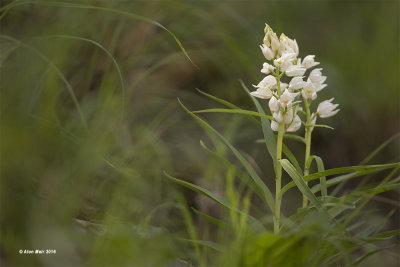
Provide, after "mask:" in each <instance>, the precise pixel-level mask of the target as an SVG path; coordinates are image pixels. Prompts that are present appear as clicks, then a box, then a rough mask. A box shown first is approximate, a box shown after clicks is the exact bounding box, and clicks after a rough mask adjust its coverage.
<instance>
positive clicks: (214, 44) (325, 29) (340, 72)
mask: <svg viewBox="0 0 400 267" xmlns="http://www.w3.org/2000/svg"><path fill="white" fill-rule="evenodd" d="M33 2H34V1H33ZM68 2H69V3H79V4H88V5H96V6H101V7H105V8H110V9H118V10H121V11H123V12H130V13H134V14H137V15H139V16H143V17H146V18H149V19H151V20H153V21H152V22H159V23H161V24H162V25H164V26H165V27H167V28H168V29H169V30H170V31H171V32H173V33H174V34H175V35H176V36H177V38H179V40H180V41H181V42H182V45H183V47H184V48H185V49H186V51H187V52H188V54H189V56H190V57H191V59H192V60H193V63H194V64H195V65H196V66H195V65H194V64H192V63H191V62H190V61H189V60H188V58H187V57H185V55H184V53H183V52H182V51H181V49H180V47H179V46H178V44H177V43H176V42H175V40H174V38H173V37H172V36H171V35H170V34H169V33H168V32H167V31H165V30H164V29H162V28H161V27H158V26H157V25H154V24H153V23H152V22H150V23H149V21H143V20H141V19H140V18H139V19H135V18H132V17H129V16H126V15H124V14H121V13H112V12H110V11H109V10H105V9H104V10H96V9H86V8H75V7H72V6H69V7H66V6H65V5H63V6H59V5H57V4H54V3H53V4H49V3H47V4H39V3H40V2H39V1H38V2H37V3H36V4H25V5H19V6H16V7H14V8H12V9H10V10H9V11H8V12H7V13H6V14H5V15H4V17H2V19H1V36H0V44H1V46H0V64H1V65H0V75H1V76H0V78H1V81H0V87H1V95H0V101H1V124H0V127H1V128H0V134H1V136H0V137H1V162H0V163H1V220H0V222H1V241H0V242H1V243H0V245H1V247H0V249H1V265H2V266H36V265H37V266H86V265H93V266H102V265H103V266H186V265H185V264H187V263H186V262H185V261H181V260H180V259H185V258H186V255H187V253H190V249H189V248H188V245H187V244H185V243H180V242H177V241H176V239H175V237H176V236H181V237H184V236H185V235H186V233H187V227H186V225H185V220H184V218H183V217H182V214H181V212H180V211H179V208H178V207H177V196H178V199H180V198H179V196H181V194H182V195H183V196H184V198H185V199H186V201H187V203H188V206H193V207H196V208H197V209H199V210H201V211H203V212H205V213H207V214H211V215H214V216H218V214H219V213H220V208H219V207H218V206H217V205H215V204H214V203H211V202H209V201H206V200H205V199H203V198H201V197H198V196H197V194H194V193H192V192H189V191H187V190H184V189H182V188H179V187H177V186H174V185H172V184H171V182H169V181H168V179H167V178H166V177H165V175H164V174H163V172H164V171H167V172H168V173H171V174H174V175H175V176H176V177H180V178H182V179H186V180H188V181H191V182H193V183H196V184H198V185H201V186H203V187H206V188H208V189H210V190H211V191H213V192H216V193H218V194H224V191H225V189H224V184H225V181H224V179H223V175H222V174H223V173H224V170H223V168H222V167H221V166H220V165H219V164H218V163H217V162H215V161H214V160H213V159H212V158H210V157H209V156H208V155H207V154H206V153H205V152H204V151H203V150H202V149H201V146H200V143H199V140H203V141H204V142H205V143H207V144H209V145H210V147H212V145H211V142H210V139H209V137H208V136H207V134H206V133H205V132H204V131H203V130H202V129H201V127H199V126H198V124H197V123H196V122H195V121H194V120H193V119H192V118H191V117H190V116H189V115H187V114H186V113H185V111H184V110H183V109H182V108H181V107H180V105H179V103H178V100H177V99H178V98H179V99H180V100H181V101H182V102H183V103H184V104H185V105H186V106H187V107H189V108H190V109H192V110H196V109H203V108H209V107H220V106H219V105H218V104H217V103H215V102H212V101H211V100H210V99H207V98H206V97H204V96H203V95H201V94H200V93H198V92H197V91H196V88H198V89H200V90H202V91H204V92H207V93H210V94H213V95H215V96H217V97H220V98H223V99H226V100H228V101H230V102H232V103H234V104H236V105H238V106H240V107H242V108H246V109H254V107H253V105H252V102H251V99H250V98H249V97H248V95H247V93H246V92H245V91H244V90H243V89H242V87H241V85H240V83H239V79H240V80H243V82H244V83H245V84H246V85H247V86H248V87H249V88H250V87H251V85H252V84H257V83H258V82H259V81H260V80H261V79H262V78H263V74H262V73H260V69H261V66H262V63H263V62H264V58H263V56H262V53H261V51H260V49H259V45H260V44H261V42H262V39H263V35H264V33H263V29H264V24H265V23H268V24H269V25H270V26H271V27H272V28H273V29H274V30H275V31H276V32H277V33H278V35H279V34H280V33H281V32H284V33H285V34H286V35H287V36H289V37H290V38H295V39H296V40H297V42H298V44H299V47H300V56H301V57H304V56H306V55H309V54H314V55H316V60H317V61H319V62H321V64H320V67H322V68H323V69H324V70H323V73H324V74H325V75H326V76H327V77H328V78H327V84H328V87H327V88H325V89H324V90H323V91H322V92H321V93H320V94H319V97H320V99H329V98H331V97H335V102H336V103H339V104H340V110H341V111H340V112H339V113H338V115H336V116H335V117H333V118H329V119H326V120H324V123H325V124H329V125H331V126H333V127H334V128H335V130H334V131H332V130H329V129H324V128H319V129H317V130H315V131H314V133H313V140H314V142H313V147H312V153H313V154H316V155H319V156H321V158H322V159H323V160H324V161H325V167H326V168H334V167H341V166H350V165H357V164H358V163H359V162H360V161H361V160H362V159H363V158H364V157H365V156H367V155H368V153H369V152H371V151H372V150H373V149H374V148H376V147H377V146H378V145H380V144H381V143H382V142H384V141H385V140H387V139H388V138H390V137H391V136H393V135H394V134H396V133H398V132H399V131H400V120H399V119H400V118H399V114H400V110H399V107H400V94H399V92H400V91H399V89H400V86H399V73H400V69H399V2H398V1H364V2H361V1H301V2H300V1H167V0H159V1H156V0H152V1H68ZM9 3H11V1H2V4H1V5H2V7H4V6H6V4H9ZM3 11H4V10H3ZM106 51H108V52H106ZM120 75H121V76H120ZM121 77H122V81H121ZM72 92H73V94H72ZM203 117H204V118H206V119H207V121H209V122H210V123H211V124H212V125H213V126H215V128H217V129H218V130H220V131H221V132H222V133H224V135H226V136H227V137H228V138H229V140H231V141H232V143H233V144H235V146H236V147H238V148H239V149H240V150H241V151H242V152H244V153H245V155H246V156H247V157H248V159H249V160H250V161H251V162H252V164H253V165H254V166H255V167H256V168H257V171H258V172H259V173H260V174H261V175H262V177H263V178H264V180H265V182H266V183H267V184H268V185H269V186H270V188H274V186H273V184H274V179H273V172H272V163H271V162H270V159H269V156H268V155H267V151H266V149H265V147H264V146H262V145H260V144H259V143H256V140H257V139H260V138H262V133H261V131H260V129H259V128H257V127H256V126H255V125H254V124H252V123H251V122H249V121H248V120H247V119H246V118H245V117H243V116H240V115H231V114H207V115H204V116H203ZM85 125H86V126H85ZM299 133H300V134H303V133H302V132H301V131H299ZM287 144H288V145H289V146H290V147H291V148H292V149H293V151H294V152H295V154H296V155H298V157H299V159H302V158H303V147H302V146H301V145H299V144H297V143H295V142H292V141H288V143H287ZM399 148H400V146H399V143H398V142H394V143H392V145H390V146H389V147H388V148H386V149H385V150H384V153H381V154H380V155H379V156H378V157H376V158H375V159H374V162H372V163H388V162H394V161H398V160H399ZM214 149H216V150H218V151H219V152H220V153H222V154H223V153H226V156H227V157H228V158H231V155H230V154H229V153H228V152H225V148H224V147H223V146H222V145H220V146H218V145H217V146H216V147H215V148H214ZM232 162H234V161H233V160H232ZM300 162H301V160H300ZM377 179H379V177H378V178H377ZM287 181H289V178H288V177H285V178H284V182H287ZM358 182H359V181H354V182H351V183H348V184H347V185H346V187H345V188H344V189H343V190H344V191H345V190H346V188H352V187H354V186H355V185H356V184H357V183H358ZM383 197H384V198H386V199H390V200H394V201H398V199H399V198H398V193H396V192H391V193H387V194H385V195H383ZM254 201H255V205H257V200H254ZM300 201H301V196H300V194H299V193H297V192H293V193H292V194H291V195H290V198H289V199H288V200H286V201H285V203H284V204H283V205H284V207H283V208H284V213H286V214H290V213H292V212H294V211H295V210H296V209H297V208H298V207H299V205H300V204H299V203H300ZM371 208H373V209H375V211H376V212H375V215H374V216H375V217H373V218H372V219H374V220H379V219H380V217H382V218H383V217H386V216H387V214H388V213H389V212H390V211H391V210H393V209H395V212H394V215H393V216H392V217H391V219H390V221H389V223H388V225H387V226H386V227H387V228H388V229H390V227H393V226H396V225H397V226H398V223H399V221H398V212H397V209H396V207H395V206H393V205H390V204H385V203H375V206H373V207H371ZM193 217H194V224H195V225H197V226H198V227H199V228H200V229H201V228H202V227H203V228H207V227H206V226H205V224H207V223H206V222H205V221H204V220H202V219H201V218H199V217H198V216H195V215H194V216H193ZM144 225H145V226H146V230H143V227H144ZM149 225H151V227H150V226H149ZM207 231H208V230H207ZM207 231H206V230H205V232H206V233H203V234H204V237H206V236H207V234H210V233H207ZM20 249H56V250H57V254H56V255H55V256H46V255H45V256H38V255H35V256H28V255H22V256H21V255H19V254H18V253H17V252H18V250H20ZM377 262H380V264H383V263H386V264H387V265H385V266H396V265H395V264H396V263H398V259H396V258H393V256H387V255H386V254H385V253H384V252H382V253H378V254H376V255H375V256H373V257H371V258H370V260H369V261H368V263H366V264H367V265H366V266H374V264H376V263H377ZM368 264H369V265H368ZM382 266H383V265H382Z"/></svg>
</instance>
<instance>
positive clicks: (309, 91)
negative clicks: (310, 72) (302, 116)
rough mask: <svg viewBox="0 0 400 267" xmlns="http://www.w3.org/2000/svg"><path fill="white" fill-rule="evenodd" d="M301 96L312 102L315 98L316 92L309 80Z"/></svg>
mask: <svg viewBox="0 0 400 267" xmlns="http://www.w3.org/2000/svg"><path fill="white" fill-rule="evenodd" d="M301 94H302V95H303V97H304V98H305V99H311V100H314V99H316V98H317V90H316V88H315V86H314V84H313V83H312V82H311V81H310V80H308V81H307V83H306V86H304V88H303V90H301Z"/></svg>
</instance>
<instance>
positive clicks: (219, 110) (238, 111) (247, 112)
mask: <svg viewBox="0 0 400 267" xmlns="http://www.w3.org/2000/svg"><path fill="white" fill-rule="evenodd" d="M193 113H233V114H243V115H250V116H256V117H261V118H266V119H269V120H273V118H272V117H271V116H268V115H265V114H261V113H258V112H255V111H251V110H244V109H225V108H211V109H203V110H196V111H193Z"/></svg>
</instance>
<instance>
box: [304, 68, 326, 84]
mask: <svg viewBox="0 0 400 267" xmlns="http://www.w3.org/2000/svg"><path fill="white" fill-rule="evenodd" d="M321 70H322V68H320V69H313V70H312V71H311V72H310V75H309V76H308V78H309V79H310V80H311V82H313V83H317V84H323V83H324V82H325V80H326V76H323V75H322V72H321Z"/></svg>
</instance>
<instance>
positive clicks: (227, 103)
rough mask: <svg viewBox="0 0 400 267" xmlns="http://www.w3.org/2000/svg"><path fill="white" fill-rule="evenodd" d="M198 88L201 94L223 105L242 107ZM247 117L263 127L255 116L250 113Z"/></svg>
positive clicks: (235, 107)
mask: <svg viewBox="0 0 400 267" xmlns="http://www.w3.org/2000/svg"><path fill="white" fill-rule="evenodd" d="M196 90H197V91H198V92H199V93H200V94H202V95H204V96H206V97H208V98H210V99H212V100H214V101H216V102H218V103H221V104H222V105H224V106H227V107H228V108H231V109H241V108H240V107H238V106H236V105H235V104H232V103H231V102H228V101H226V100H224V99H221V98H218V97H216V96H213V95H210V94H207V93H205V92H203V91H201V90H200V89H198V88H196ZM247 118H249V119H250V120H251V121H252V122H254V123H255V124H257V126H259V127H261V123H260V122H259V121H258V120H256V119H255V118H254V117H253V116H250V115H248V116H247Z"/></svg>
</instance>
